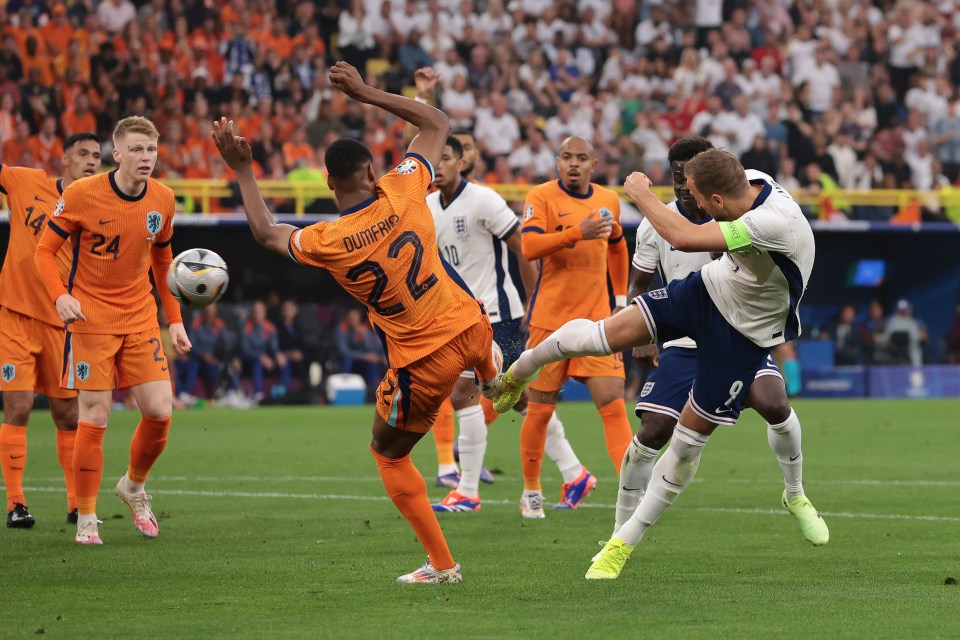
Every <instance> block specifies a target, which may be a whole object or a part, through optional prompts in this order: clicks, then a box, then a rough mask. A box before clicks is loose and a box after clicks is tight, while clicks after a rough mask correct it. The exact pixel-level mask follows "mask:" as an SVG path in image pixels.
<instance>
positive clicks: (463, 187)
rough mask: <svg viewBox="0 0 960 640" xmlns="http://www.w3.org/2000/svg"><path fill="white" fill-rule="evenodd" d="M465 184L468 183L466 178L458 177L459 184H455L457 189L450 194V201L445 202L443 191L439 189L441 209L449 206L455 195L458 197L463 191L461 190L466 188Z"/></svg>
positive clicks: (455, 197)
mask: <svg viewBox="0 0 960 640" xmlns="http://www.w3.org/2000/svg"><path fill="white" fill-rule="evenodd" d="M467 184H469V183H468V182H467V181H466V180H464V179H463V178H460V184H459V185H458V186H457V190H456V191H454V192H453V195H452V196H450V202H446V203H445V202H444V201H443V192H442V191H441V192H440V208H441V209H446V208H447V207H449V206H450V205H451V204H453V201H454V200H456V199H457V197H458V196H459V195H460V194H461V193H463V190H464V189H466V188H467Z"/></svg>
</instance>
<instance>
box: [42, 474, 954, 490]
mask: <svg viewBox="0 0 960 640" xmlns="http://www.w3.org/2000/svg"><path fill="white" fill-rule="evenodd" d="M501 478H502V479H503V480H517V481H519V478H514V477H512V476H501ZM150 479H151V480H152V481H154V482H375V483H379V482H381V480H380V477H379V476H372V475H371V476H194V477H190V476H151V477H150ZM432 479H433V478H432V476H429V475H428V476H425V480H426V481H427V482H428V483H429V482H431V481H432ZM28 480H29V481H33V482H62V481H63V476H49V477H45V476H41V477H31V478H29V479H28ZM541 480H543V481H544V482H553V481H559V480H560V478H556V477H551V476H543V477H542V478H541ZM597 480H599V481H601V482H613V483H616V482H617V478H614V477H613V476H597ZM693 481H694V482H696V483H706V484H756V485H765V484H774V483H776V484H779V483H780V481H779V479H777V478H776V477H774V476H771V477H769V478H762V479H748V478H694V480H693ZM808 484H809V485H810V486H819V485H824V486H826V485H840V486H844V485H846V486H877V487H960V480H871V479H852V480H813V481H810V482H809V483H808Z"/></svg>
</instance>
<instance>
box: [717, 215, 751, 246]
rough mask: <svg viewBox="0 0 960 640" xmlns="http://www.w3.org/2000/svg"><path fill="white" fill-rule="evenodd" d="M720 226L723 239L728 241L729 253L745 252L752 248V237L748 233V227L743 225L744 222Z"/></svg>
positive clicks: (726, 223)
mask: <svg viewBox="0 0 960 640" xmlns="http://www.w3.org/2000/svg"><path fill="white" fill-rule="evenodd" d="M719 224H720V232H721V233H722V234H723V239H724V240H726V241H727V251H743V250H744V249H749V248H750V246H751V245H750V235H749V234H748V233H747V225H745V224H744V223H743V220H734V221H733V222H721V223H719Z"/></svg>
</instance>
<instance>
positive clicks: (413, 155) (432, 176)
mask: <svg viewBox="0 0 960 640" xmlns="http://www.w3.org/2000/svg"><path fill="white" fill-rule="evenodd" d="M403 157H404V158H416V159H417V160H419V161H420V162H422V163H423V164H424V165H425V166H426V167H427V169H430V182H433V181H434V180H436V178H437V175H436V173H435V172H434V170H433V165H432V164H430V161H429V160H427V159H426V158H424V157H423V156H422V155H420V154H419V153H408V154H407V155H405V156H403Z"/></svg>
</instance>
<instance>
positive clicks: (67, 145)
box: [63, 131, 100, 151]
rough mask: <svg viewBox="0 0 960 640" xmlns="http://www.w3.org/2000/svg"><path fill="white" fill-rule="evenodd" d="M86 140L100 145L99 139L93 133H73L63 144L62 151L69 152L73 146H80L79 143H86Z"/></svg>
mask: <svg viewBox="0 0 960 640" xmlns="http://www.w3.org/2000/svg"><path fill="white" fill-rule="evenodd" d="M87 140H93V141H94V142H96V143H97V144H100V138H99V137H98V136H97V134H95V133H90V132H89V131H87V132H84V133H75V134H73V135H72V136H70V137H69V138H67V139H66V141H65V142H64V143H63V150H64V151H70V149H71V148H73V146H74V145H77V144H80V143H81V142H86V141H87Z"/></svg>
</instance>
